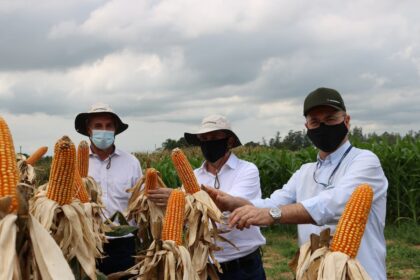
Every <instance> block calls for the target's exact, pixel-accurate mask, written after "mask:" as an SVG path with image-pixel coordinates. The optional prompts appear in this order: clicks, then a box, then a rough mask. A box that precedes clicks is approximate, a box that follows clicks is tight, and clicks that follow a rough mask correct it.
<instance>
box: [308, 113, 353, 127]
mask: <svg viewBox="0 0 420 280" xmlns="http://www.w3.org/2000/svg"><path fill="white" fill-rule="evenodd" d="M342 117H344V118H345V117H346V114H342V113H337V114H334V115H330V116H327V117H326V118H325V119H324V120H318V119H316V118H310V117H307V118H306V124H307V125H308V128H310V129H313V128H318V127H319V126H320V125H321V123H324V124H326V125H335V124H338V123H340V120H341V118H342Z"/></svg>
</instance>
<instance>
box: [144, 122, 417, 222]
mask: <svg viewBox="0 0 420 280" xmlns="http://www.w3.org/2000/svg"><path fill="white" fill-rule="evenodd" d="M356 132H357V134H355V135H357V137H356V136H355V139H354V142H355V143H354V142H352V143H353V144H354V145H355V146H357V147H359V148H364V149H368V150H371V151H372V152H374V153H375V154H376V155H377V156H378V157H379V159H380V161H381V164H382V167H383V169H384V172H385V175H386V177H387V179H388V181H389V187H388V196H387V199H388V201H387V220H388V222H391V223H399V222H400V221H402V220H408V221H411V222H414V223H418V222H419V219H420V218H419V217H420V208H419V207H418V206H417V204H418V201H420V158H419V156H420V138H419V137H418V136H417V137H414V136H411V137H410V136H406V137H394V136H389V135H391V134H389V135H388V136H386V137H383V138H380V137H379V138H378V137H376V136H375V137H372V138H369V137H365V136H363V134H362V133H361V130H359V131H357V130H356ZM413 135H414V134H413ZM184 151H185V153H186V155H187V156H188V158H189V160H190V162H191V165H192V166H193V167H194V168H196V167H198V166H200V165H201V163H202V161H203V157H202V155H201V152H200V149H199V148H187V149H184ZM234 153H235V154H236V155H238V156H239V157H240V158H242V159H245V160H248V161H250V162H253V163H254V164H255V165H256V166H257V167H258V169H259V171H260V178H261V186H262V192H263V197H267V196H269V195H270V194H271V193H272V192H273V191H275V190H276V189H279V188H282V186H283V185H284V184H285V183H286V182H287V181H288V180H289V178H290V177H291V175H292V174H293V173H294V172H295V171H296V170H297V169H298V168H299V167H300V166H301V165H302V164H303V163H307V162H312V161H314V160H315V159H316V155H317V151H316V149H315V148H313V147H307V148H304V149H300V150H298V151H290V150H287V149H277V148H272V147H266V146H243V147H239V148H236V149H234ZM136 156H137V157H138V158H139V160H140V162H142V163H147V164H148V166H150V167H154V168H156V169H157V170H159V171H160V172H161V174H162V177H163V179H164V181H165V184H167V186H170V187H177V186H180V182H179V179H178V177H177V176H176V171H175V168H174V166H173V164H172V161H171V159H170V153H169V151H164V152H156V153H152V154H142V153H138V154H136Z"/></svg>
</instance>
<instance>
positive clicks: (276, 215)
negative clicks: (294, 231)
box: [270, 207, 281, 219]
mask: <svg viewBox="0 0 420 280" xmlns="http://www.w3.org/2000/svg"><path fill="white" fill-rule="evenodd" d="M270 215H271V217H273V218H274V219H278V218H280V216H281V211H280V209H279V208H277V207H275V208H271V209H270Z"/></svg>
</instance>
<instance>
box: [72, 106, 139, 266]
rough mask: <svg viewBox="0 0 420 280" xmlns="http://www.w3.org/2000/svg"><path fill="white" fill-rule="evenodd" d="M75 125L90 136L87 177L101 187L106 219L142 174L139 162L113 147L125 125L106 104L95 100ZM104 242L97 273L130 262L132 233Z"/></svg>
mask: <svg viewBox="0 0 420 280" xmlns="http://www.w3.org/2000/svg"><path fill="white" fill-rule="evenodd" d="M75 128H76V131H77V132H79V133H80V134H83V135H85V136H88V137H89V139H90V142H91V145H90V156H89V176H91V177H93V178H94V179H95V181H96V182H97V183H99V185H100V186H101V189H102V200H103V202H104V204H105V214H106V216H107V218H109V217H110V216H112V215H113V214H114V213H115V212H116V211H120V212H123V211H125V210H126V209H127V206H128V199H129V196H130V195H129V194H128V193H127V192H126V190H127V189H129V188H131V187H132V186H133V185H134V184H135V183H136V182H137V180H138V179H139V178H140V177H141V176H142V171H141V168H140V163H139V161H138V160H137V159H136V158H135V157H134V156H133V155H131V154H129V153H127V152H124V151H122V150H120V149H118V148H117V147H116V146H115V136H116V135H118V134H120V133H121V132H123V131H125V130H126V129H127V128H128V125H127V124H125V123H123V122H122V121H121V119H120V117H119V116H118V115H117V114H116V113H114V112H113V111H112V109H111V107H109V105H107V104H102V103H97V104H94V105H92V107H91V108H90V110H89V111H88V112H86V113H80V114H78V115H77V116H76V119H75ZM108 241H109V243H106V244H104V251H105V256H106V257H105V258H104V259H102V260H99V261H98V269H99V270H100V271H101V272H103V273H105V274H110V273H113V272H117V271H122V270H125V269H127V268H129V267H131V266H132V265H134V259H133V257H132V256H133V255H134V253H135V243H134V237H133V236H132V235H127V236H123V237H119V238H111V237H108Z"/></svg>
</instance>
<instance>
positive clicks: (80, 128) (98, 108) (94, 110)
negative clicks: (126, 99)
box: [74, 103, 128, 136]
mask: <svg viewBox="0 0 420 280" xmlns="http://www.w3.org/2000/svg"><path fill="white" fill-rule="evenodd" d="M102 113H107V114H111V115H112V116H113V117H114V118H115V120H116V122H117V127H116V130H115V135H117V134H119V133H121V132H123V131H124V130H126V129H127V128H128V124H126V123H123V122H122V121H121V119H120V117H119V116H118V115H117V114H116V113H114V111H113V110H112V109H111V107H110V106H109V105H108V104H105V103H95V104H93V105H92V106H91V107H90V110H89V111H88V112H86V113H80V114H78V115H77V116H76V119H75V120H74V128H75V129H76V131H77V132H79V133H80V134H83V135H86V136H89V134H88V132H87V127H86V124H87V122H86V121H87V119H88V118H89V115H92V114H102Z"/></svg>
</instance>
